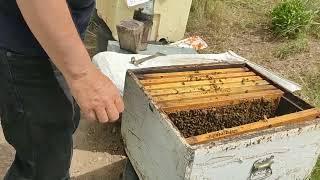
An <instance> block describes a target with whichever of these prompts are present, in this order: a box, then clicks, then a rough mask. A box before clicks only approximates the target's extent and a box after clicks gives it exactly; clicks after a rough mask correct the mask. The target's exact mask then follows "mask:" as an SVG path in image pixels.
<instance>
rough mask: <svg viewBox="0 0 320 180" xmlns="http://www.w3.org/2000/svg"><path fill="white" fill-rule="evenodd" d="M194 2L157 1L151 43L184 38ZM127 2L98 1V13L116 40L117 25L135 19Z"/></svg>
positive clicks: (114, 0)
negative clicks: (125, 20) (163, 39)
mask: <svg viewBox="0 0 320 180" xmlns="http://www.w3.org/2000/svg"><path fill="white" fill-rule="evenodd" d="M191 3H192V0H174V1H173V0H156V1H155V4H154V19H153V27H152V32H151V35H150V40H151V41H158V40H160V39H162V38H165V39H167V40H168V41H178V40H181V39H182V38H183V37H184V34H185V30H186V26H187V22H188V18H189V12H190V7H191ZM135 8H136V7H130V8H129V7H128V6H127V3H126V1H125V0H97V12H98V15H99V16H100V18H102V19H103V20H104V21H105V22H106V24H107V25H108V27H109V28H110V30H111V32H112V34H113V36H114V38H115V39H118V35H117V29H116V25H117V24H119V23H120V21H121V20H124V19H129V18H133V14H134V9H135Z"/></svg>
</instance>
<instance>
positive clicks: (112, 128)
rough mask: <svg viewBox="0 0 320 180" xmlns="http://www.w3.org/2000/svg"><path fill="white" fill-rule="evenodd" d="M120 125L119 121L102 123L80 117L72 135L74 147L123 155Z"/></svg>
mask: <svg viewBox="0 0 320 180" xmlns="http://www.w3.org/2000/svg"><path fill="white" fill-rule="evenodd" d="M120 127H121V125H120V123H119V122H118V123H115V124H105V125H103V124H98V123H91V122H88V121H86V120H85V119H81V122H80V125H79V128H78V130H77V131H76V133H75V135H74V148H76V149H80V150H85V151H91V152H106V153H109V154H111V155H124V150H123V144H122V140H121V132H120Z"/></svg>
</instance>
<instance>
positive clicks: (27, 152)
mask: <svg viewBox="0 0 320 180" xmlns="http://www.w3.org/2000/svg"><path fill="white" fill-rule="evenodd" d="M0 115H1V125H2V128H3V132H4V135H5V138H6V140H7V142H8V143H10V144H11V145H12V146H13V147H14V149H15V150H16V155H15V159H14V162H13V163H12V166H11V167H10V169H9V170H8V172H7V174H6V176H5V180H62V179H70V177H69V168H70V163H71V158H72V150H73V149H72V146H73V145H72V135H73V133H74V132H75V130H76V129H77V127H78V124H79V120H80V110H79V107H78V105H77V104H76V103H75V101H74V99H73V98H72V96H71V95H70V93H69V91H68V88H67V85H66V83H65V81H64V79H63V77H62V75H61V73H60V72H59V71H58V70H57V69H56V68H55V67H54V66H53V65H52V63H51V62H50V60H48V59H47V58H43V57H30V56H24V55H21V54H16V53H13V52H10V51H7V50H4V49H0ZM0 153H1V152H0Z"/></svg>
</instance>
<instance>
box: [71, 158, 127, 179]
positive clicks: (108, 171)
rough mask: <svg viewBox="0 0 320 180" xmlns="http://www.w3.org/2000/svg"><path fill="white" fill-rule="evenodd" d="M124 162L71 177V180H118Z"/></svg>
mask: <svg viewBox="0 0 320 180" xmlns="http://www.w3.org/2000/svg"><path fill="white" fill-rule="evenodd" d="M125 162H126V160H121V161H118V162H115V163H113V164H110V165H107V166H104V167H102V168H100V169H97V170H95V171H91V172H89V173H86V174H83V175H81V176H77V177H73V178H71V179H72V180H120V179H121V175H122V171H123V166H124V164H125Z"/></svg>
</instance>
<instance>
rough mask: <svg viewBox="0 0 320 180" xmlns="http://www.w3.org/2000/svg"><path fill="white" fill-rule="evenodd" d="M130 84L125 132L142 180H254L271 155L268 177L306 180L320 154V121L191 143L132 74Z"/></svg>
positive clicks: (126, 103)
mask: <svg viewBox="0 0 320 180" xmlns="http://www.w3.org/2000/svg"><path fill="white" fill-rule="evenodd" d="M125 84H126V85H125V93H124V99H125V106H126V111H125V113H124V114H123V120H122V130H121V131H122V135H123V139H124V143H125V146H126V152H127V154H128V157H129V158H130V160H131V162H132V164H133V167H134V168H135V170H136V171H137V173H138V175H139V177H140V179H141V180H182V179H190V180H248V178H249V176H250V172H251V168H252V166H253V164H254V162H256V161H257V160H263V159H266V158H269V157H271V156H274V163H273V164H272V165H271V169H272V175H271V176H270V177H268V178H267V180H276V179H279V180H282V179H284V180H287V179H288V180H291V179H292V180H295V179H297V180H300V179H306V178H307V177H308V176H309V175H310V173H311V171H312V168H313V166H314V165H315V163H316V160H317V157H318V155H319V153H320V124H319V123H320V120H319V119H317V120H314V121H310V122H306V123H303V124H293V125H287V126H285V127H278V128H271V129H268V130H264V131H259V132H253V133H250V134H243V135H241V136H238V137H233V138H228V139H225V140H220V141H216V142H211V143H207V144H203V145H196V146H190V145H188V144H186V141H185V139H184V138H182V137H181V135H180V133H179V132H178V131H177V130H176V129H175V128H174V126H173V125H172V123H171V122H170V121H169V120H167V119H166V117H165V116H164V115H163V114H161V112H160V111H159V110H157V108H156V107H155V106H154V105H152V104H151V103H152V101H151V100H150V99H149V98H148V96H147V95H145V93H144V92H143V90H142V89H141V88H140V87H139V85H138V83H137V82H136V80H135V79H134V78H133V77H132V76H128V75H127V78H126V83H125ZM262 175H263V173H262ZM255 177H257V176H255ZM256 179H257V178H256ZM256 179H255V178H252V180H256ZM249 180H250V179H249Z"/></svg>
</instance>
